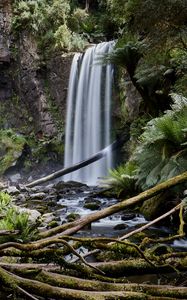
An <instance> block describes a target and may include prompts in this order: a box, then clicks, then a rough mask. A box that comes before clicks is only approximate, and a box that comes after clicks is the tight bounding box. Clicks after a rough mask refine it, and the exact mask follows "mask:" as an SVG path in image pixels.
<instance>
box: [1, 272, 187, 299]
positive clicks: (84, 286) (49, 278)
mask: <svg viewBox="0 0 187 300" xmlns="http://www.w3.org/2000/svg"><path fill="white" fill-rule="evenodd" d="M15 271H16V272H17V273H18V274H19V275H15V274H13V273H10V272H7V271H5V270H3V269H2V268H0V281H1V282H4V284H6V286H8V287H9V288H10V287H13V288H14V289H16V288H17V287H21V289H24V291H27V292H29V293H32V294H33V293H34V295H36V296H43V295H48V297H53V298H54V299H70V300H71V299H72V300H85V299H90V300H96V299H97V300H104V299H107V300H110V299H115V300H116V299H149V300H150V299H170V300H171V299H186V298H187V287H173V286H170V285H164V286H163V285H148V284H136V283H108V282H100V281H96V280H86V279H80V278H75V277H71V276H64V275H61V274H56V273H50V272H47V271H42V270H38V271H37V272H32V270H29V269H27V270H24V271H23V270H19V269H17V270H15V268H11V272H15ZM22 276H24V277H27V278H23V277H22ZM32 277H33V278H34V279H33V278H32ZM45 282H47V284H46V283H45ZM75 286H76V290H75V289H74V288H75ZM42 293H43V294H42Z"/></svg>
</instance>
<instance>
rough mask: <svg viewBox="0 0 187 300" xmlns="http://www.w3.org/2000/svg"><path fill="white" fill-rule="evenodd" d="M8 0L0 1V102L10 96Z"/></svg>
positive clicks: (9, 16)
mask: <svg viewBox="0 0 187 300" xmlns="http://www.w3.org/2000/svg"><path fill="white" fill-rule="evenodd" d="M10 20H11V9H10V1H3V0H2V1H1V3H0V102H1V101H3V100H6V99H7V98H9V97H10V96H11V88H12V86H11V80H10V77H9V76H8V69H9V65H10V51H9V46H10V38H9V33H10Z"/></svg>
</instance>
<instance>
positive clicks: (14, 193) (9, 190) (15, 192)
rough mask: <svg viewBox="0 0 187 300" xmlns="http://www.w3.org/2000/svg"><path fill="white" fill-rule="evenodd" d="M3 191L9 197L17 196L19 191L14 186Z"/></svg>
mask: <svg viewBox="0 0 187 300" xmlns="http://www.w3.org/2000/svg"><path fill="white" fill-rule="evenodd" d="M5 191H6V192H7V193H8V194H10V195H18V194H19V193H20V191H19V190H18V189H17V188H16V187H15V186H9V187H8V188H7V189H5Z"/></svg>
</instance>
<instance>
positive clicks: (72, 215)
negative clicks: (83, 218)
mask: <svg viewBox="0 0 187 300" xmlns="http://www.w3.org/2000/svg"><path fill="white" fill-rule="evenodd" d="M79 218H80V215H79V214H76V213H70V214H69V215H67V217H66V219H67V221H68V222H73V221H75V220H78V219H79Z"/></svg>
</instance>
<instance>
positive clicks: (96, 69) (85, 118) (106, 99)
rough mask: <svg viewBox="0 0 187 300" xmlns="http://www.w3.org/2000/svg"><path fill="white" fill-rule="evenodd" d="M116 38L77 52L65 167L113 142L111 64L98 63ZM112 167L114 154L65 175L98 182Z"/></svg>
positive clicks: (79, 179) (65, 177)
mask: <svg viewBox="0 0 187 300" xmlns="http://www.w3.org/2000/svg"><path fill="white" fill-rule="evenodd" d="M113 45H114V43H113V42H104V43H101V44H98V45H96V46H93V47H90V48H88V49H87V50H86V52H85V53H84V54H79V53H77V54H75V56H74V59H73V62H72V66H71V73H70V79H69V87H68V98H67V119H66V133H65V161H64V167H69V166H72V165H74V164H75V163H78V162H80V161H82V160H85V159H88V158H89V157H90V156H92V155H94V154H96V153H97V152H98V151H100V150H101V149H103V148H105V147H106V146H108V145H109V144H110V143H111V99H112V81H113V67H112V65H107V66H103V65H101V64H98V56H100V55H102V54H104V53H108V52H110V51H111V50H112V48H113ZM111 167H112V154H111V151H108V153H107V155H106V157H105V158H103V159H102V160H100V161H98V162H95V163H93V164H91V165H89V166H87V167H84V168H82V169H80V170H78V171H75V172H73V173H71V174H69V175H66V176H64V180H65V181H68V180H74V181H80V182H86V183H87V184H89V185H95V184H96V182H97V180H98V178H99V177H103V176H106V175H107V170H108V169H109V168H111Z"/></svg>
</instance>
